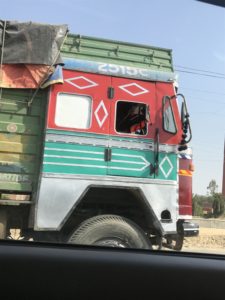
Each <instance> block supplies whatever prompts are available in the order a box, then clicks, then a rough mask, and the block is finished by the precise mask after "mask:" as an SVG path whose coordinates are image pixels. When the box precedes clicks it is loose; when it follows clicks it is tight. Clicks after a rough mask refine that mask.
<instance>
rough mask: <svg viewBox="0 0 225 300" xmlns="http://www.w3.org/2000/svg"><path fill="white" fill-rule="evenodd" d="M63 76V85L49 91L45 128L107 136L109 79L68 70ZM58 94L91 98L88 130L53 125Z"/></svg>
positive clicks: (56, 85) (57, 85) (55, 86)
mask: <svg viewBox="0 0 225 300" xmlns="http://www.w3.org/2000/svg"><path fill="white" fill-rule="evenodd" d="M63 75H64V83H63V84H55V85H54V86H53V87H52V89H51V94H50V103H49V112H48V123H47V127H48V128H51V129H62V130H63V129H64V130H70V131H81V132H82V131H85V132H93V133H102V134H108V130H109V118H110V117H109V114H110V100H109V99H108V97H107V90H108V87H109V86H111V78H110V77H107V76H104V75H96V74H90V73H83V72H76V71H70V70H64V71H63ZM58 93H71V94H76V95H86V96H91V98H92V100H93V102H92V120H91V127H90V128H89V129H76V128H65V127H59V126H57V125H56V124H55V120H54V118H55V109H56V99H57V95H58Z"/></svg>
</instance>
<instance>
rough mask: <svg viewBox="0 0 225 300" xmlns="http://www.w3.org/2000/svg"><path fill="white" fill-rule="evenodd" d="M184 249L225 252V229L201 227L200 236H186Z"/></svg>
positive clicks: (189, 250)
mask: <svg viewBox="0 0 225 300" xmlns="http://www.w3.org/2000/svg"><path fill="white" fill-rule="evenodd" d="M182 251H188V252H206V253H217V254H225V229H216V228H201V227H200V229H199V236H197V237H186V238H185V241H184V245H183V249H182Z"/></svg>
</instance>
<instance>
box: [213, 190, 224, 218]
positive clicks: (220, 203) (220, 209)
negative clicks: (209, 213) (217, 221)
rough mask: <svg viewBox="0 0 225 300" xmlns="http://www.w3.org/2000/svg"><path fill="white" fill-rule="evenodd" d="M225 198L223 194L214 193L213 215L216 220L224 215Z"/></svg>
mask: <svg viewBox="0 0 225 300" xmlns="http://www.w3.org/2000/svg"><path fill="white" fill-rule="evenodd" d="M224 206H225V198H224V196H223V195H222V194H219V193H214V195H213V215H214V217H215V218H218V217H220V216H221V215H223V213H224Z"/></svg>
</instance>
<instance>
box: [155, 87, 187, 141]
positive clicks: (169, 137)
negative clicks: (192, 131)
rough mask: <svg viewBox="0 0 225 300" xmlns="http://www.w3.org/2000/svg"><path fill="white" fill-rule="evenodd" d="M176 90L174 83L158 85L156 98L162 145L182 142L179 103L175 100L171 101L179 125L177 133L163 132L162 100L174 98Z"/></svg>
mask: <svg viewBox="0 0 225 300" xmlns="http://www.w3.org/2000/svg"><path fill="white" fill-rule="evenodd" d="M173 95H174V88H173V84H172V83H163V82H157V83H156V98H157V121H156V123H157V127H158V128H161V130H160V143H162V144H173V145H178V144H179V143H180V141H181V136H182V129H181V121H180V115H179V111H178V106H177V102H176V100H175V99H173V100H172V101H171V104H172V108H173V112H174V115H175V121H176V125H177V133H176V134H171V133H168V132H166V131H164V130H163V128H162V99H163V97H164V96H173Z"/></svg>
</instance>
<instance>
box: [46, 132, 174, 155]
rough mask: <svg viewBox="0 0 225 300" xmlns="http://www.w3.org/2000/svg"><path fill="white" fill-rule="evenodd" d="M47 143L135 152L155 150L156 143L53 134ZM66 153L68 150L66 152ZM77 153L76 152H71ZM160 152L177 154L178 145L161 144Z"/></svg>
mask: <svg viewBox="0 0 225 300" xmlns="http://www.w3.org/2000/svg"><path fill="white" fill-rule="evenodd" d="M45 141H46V142H54V143H56V142H59V143H68V144H69V143H70V144H71V143H74V144H80V145H91V146H100V147H115V148H124V149H133V150H152V151H153V150H154V143H153V142H146V143H145V142H135V141H133V140H132V141H130V140H114V139H110V137H109V139H107V138H105V139H103V138H99V139H98V138H96V137H83V136H82V137H80V136H74V135H62V134H52V133H47V134H46V138H45ZM64 151H66V150H64ZM70 151H75V150H70ZM159 151H160V152H166V153H171V152H173V153H177V146H176V145H166V144H160V145H159Z"/></svg>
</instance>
